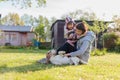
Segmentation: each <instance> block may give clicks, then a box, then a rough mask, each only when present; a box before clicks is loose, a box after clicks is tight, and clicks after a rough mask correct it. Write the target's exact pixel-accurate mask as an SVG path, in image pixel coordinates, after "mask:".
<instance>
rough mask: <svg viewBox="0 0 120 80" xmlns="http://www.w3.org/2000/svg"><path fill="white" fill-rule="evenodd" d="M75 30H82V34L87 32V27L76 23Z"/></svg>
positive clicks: (81, 23)
mask: <svg viewBox="0 0 120 80" xmlns="http://www.w3.org/2000/svg"><path fill="white" fill-rule="evenodd" d="M76 29H78V30H82V34H84V33H85V32H87V31H88V27H87V26H86V25H85V24H84V23H83V22H79V23H77V25H76Z"/></svg>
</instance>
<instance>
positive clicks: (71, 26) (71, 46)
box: [57, 17, 77, 54]
mask: <svg viewBox="0 0 120 80" xmlns="http://www.w3.org/2000/svg"><path fill="white" fill-rule="evenodd" d="M64 38H65V39H66V42H65V44H63V45H62V46H61V47H60V48H58V49H57V54H58V53H59V51H65V53H69V52H74V51H76V41H77V35H76V34H75V22H74V21H73V20H72V19H71V18H70V17H67V18H66V20H65V26H64Z"/></svg>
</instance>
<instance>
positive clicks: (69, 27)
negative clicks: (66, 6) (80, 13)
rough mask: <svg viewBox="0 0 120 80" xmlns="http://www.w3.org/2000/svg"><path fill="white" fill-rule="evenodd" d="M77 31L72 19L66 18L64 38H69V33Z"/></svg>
mask: <svg viewBox="0 0 120 80" xmlns="http://www.w3.org/2000/svg"><path fill="white" fill-rule="evenodd" d="M74 29H75V22H74V21H73V20H72V19H71V18H70V17H66V19H65V26H64V38H68V36H67V34H68V32H71V31H74Z"/></svg>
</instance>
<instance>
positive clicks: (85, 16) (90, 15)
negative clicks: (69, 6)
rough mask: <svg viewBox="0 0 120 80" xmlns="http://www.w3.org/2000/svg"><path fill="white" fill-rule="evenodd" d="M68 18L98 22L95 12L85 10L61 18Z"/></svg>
mask: <svg viewBox="0 0 120 80" xmlns="http://www.w3.org/2000/svg"><path fill="white" fill-rule="evenodd" d="M66 16H70V17H71V18H73V19H77V20H96V19H97V17H96V15H95V13H94V12H87V11H83V10H76V11H74V12H70V13H67V14H64V15H63V16H62V17H61V18H62V19H65V17H66Z"/></svg>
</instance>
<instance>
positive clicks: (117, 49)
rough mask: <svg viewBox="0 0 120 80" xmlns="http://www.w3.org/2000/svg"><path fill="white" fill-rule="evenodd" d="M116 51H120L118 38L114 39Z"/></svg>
mask: <svg viewBox="0 0 120 80" xmlns="http://www.w3.org/2000/svg"><path fill="white" fill-rule="evenodd" d="M114 50H115V51H116V52H120V38H119V39H118V40H117V41H116V46H115V48H114Z"/></svg>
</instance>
